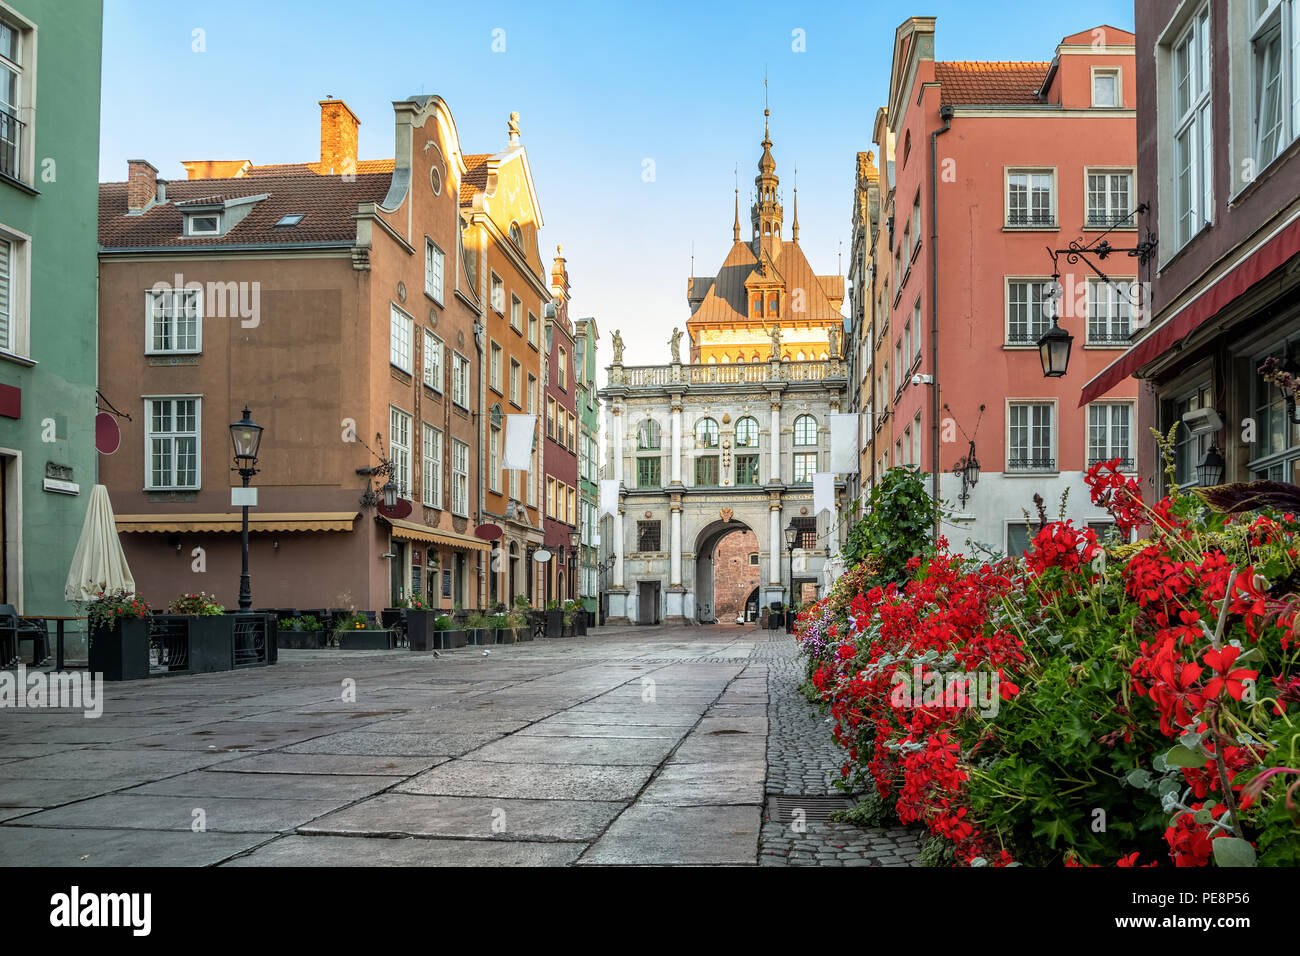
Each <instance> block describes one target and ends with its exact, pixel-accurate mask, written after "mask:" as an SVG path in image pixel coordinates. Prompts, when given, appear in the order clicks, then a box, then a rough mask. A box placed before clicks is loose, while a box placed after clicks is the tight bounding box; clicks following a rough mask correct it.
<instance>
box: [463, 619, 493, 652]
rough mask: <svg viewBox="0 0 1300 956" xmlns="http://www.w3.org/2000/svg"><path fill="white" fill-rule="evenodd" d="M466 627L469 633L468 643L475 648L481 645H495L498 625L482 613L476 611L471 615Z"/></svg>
mask: <svg viewBox="0 0 1300 956" xmlns="http://www.w3.org/2000/svg"><path fill="white" fill-rule="evenodd" d="M465 627H466V629H467V630H468V631H469V634H468V642H469V643H470V644H473V645H475V646H478V645H480V644H495V643H496V642H497V641H496V625H495V624H494V623H493V620H492V618H490V617H488V615H486V614H484V613H483V612H482V611H474V612H472V613H471V614H470V615H469V618H468V620H467V621H466V622H465Z"/></svg>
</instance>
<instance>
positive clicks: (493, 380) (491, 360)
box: [488, 339, 505, 395]
mask: <svg viewBox="0 0 1300 956" xmlns="http://www.w3.org/2000/svg"><path fill="white" fill-rule="evenodd" d="M504 355H505V350H504V349H502V348H501V346H500V345H499V344H497V342H496V340H495V339H489V340H488V388H490V389H492V391H494V392H496V393H497V394H498V395H500V394H501V359H502V357H503V356H504Z"/></svg>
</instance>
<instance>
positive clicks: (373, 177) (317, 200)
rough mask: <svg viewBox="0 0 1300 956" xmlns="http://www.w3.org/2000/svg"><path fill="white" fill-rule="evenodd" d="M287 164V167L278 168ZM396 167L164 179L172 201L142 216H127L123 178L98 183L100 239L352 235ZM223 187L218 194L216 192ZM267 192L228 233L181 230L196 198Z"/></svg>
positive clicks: (142, 243)
mask: <svg viewBox="0 0 1300 956" xmlns="http://www.w3.org/2000/svg"><path fill="white" fill-rule="evenodd" d="M281 168H282V169H285V168H290V167H281ZM391 180H392V174H391V173H364V174H358V175H357V176H356V178H355V179H354V180H352V181H346V180H344V179H343V178H342V177H341V176H319V175H316V174H315V173H307V172H304V171H302V169H301V167H300V168H299V171H297V172H295V173H290V174H283V173H282V174H280V175H269V174H263V175H257V176H241V177H238V178H235V179H196V180H177V181H174V182H169V183H168V184H167V201H166V202H163V203H159V204H158V205H155V206H153V207H151V208H149V209H148V210H146V211H145V212H143V213H140V214H139V215H127V205H126V186H127V184H126V183H101V184H100V186H99V244H100V245H101V246H104V247H106V248H117V247H127V246H138V247H149V246H176V247H178V248H183V247H185V246H226V245H244V244H257V243H303V242H331V241H350V240H355V239H356V235H357V226H356V223H355V222H354V221H353V219H352V214H353V213H355V212H356V211H357V206H358V204H360V203H364V202H379V201H381V200H383V198H384V197H385V196H386V195H387V194H388V187H389V183H390V181H391ZM214 189H215V190H219V195H216V196H214V194H213V190H214ZM262 194H265V195H266V197H267V198H266V199H263V200H261V201H259V202H257V203H256V204H255V206H254V208H253V209H252V210H250V211H249V212H248V214H247V215H246V216H245V217H244V218H243V219H242V220H240V221H239V222H238V223H236V224H235V226H234V227H232V228H231V229H230V230H229V231H228V232H227V233H226V234H225V235H222V236H204V237H202V238H199V237H194V238H186V237H184V236H182V235H181V231H182V230H181V227H182V222H181V206H182V205H184V204H186V203H192V202H194V201H195V200H198V199H208V200H213V199H216V200H230V199H238V198H241V197H248V196H259V195H262ZM293 214H301V215H302V216H303V220H302V221H301V222H300V223H299V224H298V225H296V226H293V227H292V228H285V227H280V228H276V225H275V224H276V223H277V222H279V221H280V220H281V219H282V218H283V217H285V216H287V215H293Z"/></svg>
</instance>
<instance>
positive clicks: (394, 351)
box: [388, 302, 415, 375]
mask: <svg viewBox="0 0 1300 956" xmlns="http://www.w3.org/2000/svg"><path fill="white" fill-rule="evenodd" d="M388 304H389V307H390V312H389V323H388V364H389V365H391V366H393V367H394V368H398V369H401V370H402V371H403V372H405V373H406V374H407V375H410V374H412V370H413V369H414V368H415V365H414V361H413V357H412V355H411V352H412V351H413V347H414V344H415V343H414V339H415V319H413V318H412V317H411V316H410V315H409V314H407V313H406V312H404V311H403V310H402V309H399V308H398V307H397V305H396V303H393V302H390V303H388ZM403 362H405V364H403Z"/></svg>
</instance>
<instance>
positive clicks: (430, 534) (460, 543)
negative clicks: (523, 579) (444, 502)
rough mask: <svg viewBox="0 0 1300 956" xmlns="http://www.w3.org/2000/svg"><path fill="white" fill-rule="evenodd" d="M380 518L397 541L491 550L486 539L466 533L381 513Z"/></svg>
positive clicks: (470, 549)
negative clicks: (390, 528)
mask: <svg viewBox="0 0 1300 956" xmlns="http://www.w3.org/2000/svg"><path fill="white" fill-rule="evenodd" d="M380 520H382V521H387V522H388V523H389V524H390V525H391V526H392V529H393V532H392V533H393V537H394V538H396V539H397V540H398V541H421V542H425V543H427V544H441V545H443V546H445V547H448V548H460V549H461V550H463V551H491V550H492V545H491V544H489V543H488V542H487V541H483V540H481V539H479V538H473V537H470V536H469V535H467V534H457V533H456V532H454V531H439V530H438V529H437V528H430V527H429V526H428V525H423V524H417V523H416V522H414V521H403V520H402V519H401V518H385V517H383V516H382V515H381V516H380Z"/></svg>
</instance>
